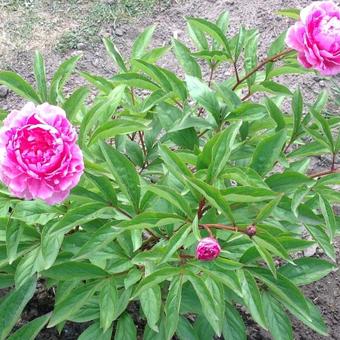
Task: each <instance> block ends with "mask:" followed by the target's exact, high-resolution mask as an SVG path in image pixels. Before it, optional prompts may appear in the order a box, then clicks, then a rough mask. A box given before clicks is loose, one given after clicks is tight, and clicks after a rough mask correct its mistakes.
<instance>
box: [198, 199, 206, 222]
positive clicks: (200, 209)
mask: <svg viewBox="0 0 340 340" xmlns="http://www.w3.org/2000/svg"><path fill="white" fill-rule="evenodd" d="M204 207H205V198H203V199H202V200H201V201H200V203H199V205H198V210H197V217H198V219H199V220H200V219H201V218H202V216H203V209H204Z"/></svg>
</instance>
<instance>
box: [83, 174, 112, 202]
mask: <svg viewBox="0 0 340 340" xmlns="http://www.w3.org/2000/svg"><path fill="white" fill-rule="evenodd" d="M86 176H87V177H88V178H89V179H90V181H91V182H92V183H93V184H94V185H95V186H96V187H97V188H98V189H99V191H100V193H101V194H102V195H103V196H104V197H105V200H107V201H108V202H110V203H111V204H112V205H113V206H116V205H117V195H116V192H115V190H114V188H113V186H112V182H111V181H110V180H109V179H108V178H107V177H104V176H94V175H91V174H89V173H86Z"/></svg>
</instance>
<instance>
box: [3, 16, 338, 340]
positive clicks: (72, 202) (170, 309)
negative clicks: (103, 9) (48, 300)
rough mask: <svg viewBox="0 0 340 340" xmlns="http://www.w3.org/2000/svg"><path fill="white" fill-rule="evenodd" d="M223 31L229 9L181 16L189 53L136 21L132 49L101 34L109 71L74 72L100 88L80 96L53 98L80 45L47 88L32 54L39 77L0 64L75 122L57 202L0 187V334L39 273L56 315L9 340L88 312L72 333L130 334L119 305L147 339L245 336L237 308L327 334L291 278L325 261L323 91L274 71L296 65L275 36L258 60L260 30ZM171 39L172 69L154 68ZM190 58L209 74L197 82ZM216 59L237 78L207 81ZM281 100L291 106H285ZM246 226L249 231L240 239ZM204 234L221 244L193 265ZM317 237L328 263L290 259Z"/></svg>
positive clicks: (333, 146) (273, 323) (318, 273)
mask: <svg viewBox="0 0 340 340" xmlns="http://www.w3.org/2000/svg"><path fill="white" fill-rule="evenodd" d="M227 30H228V14H227V13H222V14H221V16H220V17H219V18H218V20H217V22H216V23H213V22H208V21H206V20H203V19H196V18H188V31H189V34H190V37H191V38H192V40H193V43H194V44H195V46H196V49H195V51H191V50H190V49H189V48H188V47H186V46H185V45H184V44H183V43H182V42H180V41H178V40H173V42H172V46H171V47H158V48H154V49H148V45H149V43H150V40H151V38H152V34H153V31H154V27H149V28H147V29H146V30H145V31H144V32H143V33H142V34H141V35H140V36H139V37H138V38H137V40H136V41H135V43H134V45H133V48H132V53H131V58H130V59H129V61H125V60H124V59H123V57H122V56H121V54H120V53H119V51H118V50H117V48H116V47H115V45H114V44H113V43H112V42H111V41H110V40H108V39H105V40H104V44H105V47H106V49H107V51H108V53H109V55H110V56H111V57H112V59H113V61H114V62H115V63H116V65H117V68H118V72H117V74H115V75H114V76H113V77H111V78H108V79H107V78H103V77H101V76H98V75H93V74H89V73H87V72H80V75H81V76H82V77H84V78H85V79H86V80H87V81H88V82H89V84H90V85H91V86H94V87H95V88H96V89H97V92H98V94H97V96H96V98H95V100H94V102H93V103H91V104H89V105H87V104H85V100H86V97H87V95H88V93H89V90H88V88H87V87H81V88H79V89H77V90H76V91H75V92H73V93H72V94H71V95H70V96H68V97H67V98H65V96H64V94H63V88H64V85H65V83H66V81H67V80H68V78H69V76H70V74H71V73H72V72H73V71H74V69H75V66H76V62H77V60H78V57H73V58H71V59H69V60H67V61H65V62H64V63H63V64H62V65H61V66H60V67H59V69H58V70H57V71H56V73H55V74H54V76H53V78H52V80H51V82H50V85H49V86H48V85H47V81H46V76H45V69H44V62H43V59H42V57H41V55H40V54H39V53H37V54H36V58H35V63H34V73H35V76H36V89H34V88H33V87H32V86H31V85H30V84H28V83H27V82H26V81H25V80H23V79H22V78H21V77H20V76H19V75H17V74H15V73H13V72H10V71H1V72H0V83H2V84H5V85H7V86H8V87H9V88H11V89H12V90H13V91H15V92H16V93H18V94H19V95H21V96H23V97H25V98H27V99H28V100H30V101H33V102H35V103H42V102H45V101H48V102H49V103H51V104H55V105H60V106H61V107H63V108H64V110H65V111H66V113H67V116H68V118H69V119H70V120H71V121H72V122H73V124H75V125H78V126H79V144H80V146H81V149H82V151H83V153H84V158H85V166H86V170H85V173H84V175H83V177H82V179H81V182H80V184H79V185H78V186H77V187H76V188H75V189H74V190H73V191H72V193H71V195H70V197H69V198H68V199H67V200H66V201H65V202H64V204H62V205H60V206H47V205H45V204H44V203H43V202H41V201H21V200H18V199H16V198H13V197H11V196H10V195H9V193H8V192H7V190H6V189H5V188H1V191H0V200H1V208H0V216H1V217H0V287H1V288H5V287H11V286H13V285H15V289H13V290H12V291H11V292H10V293H9V294H8V295H7V296H5V297H4V298H3V299H2V300H1V303H0V339H5V338H6V337H7V336H8V335H9V334H10V332H11V329H12V327H13V326H14V325H15V323H16V321H17V319H18V318H19V316H20V313H21V311H22V310H23V308H24V307H25V305H26V304H27V302H28V301H29V300H30V299H31V297H32V296H33V294H34V291H35V286H36V281H37V279H40V280H43V281H44V282H45V284H46V285H47V286H48V287H51V286H53V287H55V305H54V309H53V312H52V313H51V314H48V315H44V316H41V317H39V318H37V319H35V320H33V321H31V322H29V323H28V324H26V325H25V326H23V327H22V328H21V329H19V330H18V331H16V332H15V333H14V334H12V335H11V336H10V339H23V338H25V339H33V338H34V336H35V335H36V334H38V332H39V331H40V330H41V329H42V328H43V327H44V326H45V325H48V327H53V326H56V327H57V329H58V330H61V329H62V328H63V326H64V324H65V322H66V321H67V320H71V321H73V322H91V324H90V326H89V327H88V328H87V329H86V330H85V332H84V333H83V334H82V335H81V336H80V338H79V339H81V340H85V339H111V337H112V334H113V333H114V338H115V339H117V340H119V339H124V340H130V339H131V340H132V339H136V337H137V330H136V329H137V328H136V326H135V324H134V323H135V322H136V320H137V318H136V315H135V314H134V313H136V312H131V311H138V313H139V316H138V319H139V320H140V319H143V320H146V326H145V327H142V324H139V325H138V326H139V331H140V332H142V333H143V338H144V339H146V340H147V339H153V340H156V339H161V340H164V339H171V338H172V337H173V335H174V334H176V335H177V337H178V338H179V339H183V340H188V339H212V338H213V336H214V335H218V336H220V335H223V337H224V339H230V340H231V339H232V340H235V339H246V329H245V325H244V322H243V320H242V317H241V316H240V314H239V309H237V308H236V307H235V304H237V305H242V306H244V307H245V308H246V310H247V311H248V312H249V313H250V315H251V317H252V318H253V319H254V320H255V321H256V322H257V323H258V324H259V325H260V326H261V327H262V328H264V329H267V330H269V331H270V332H271V334H272V335H273V337H274V338H275V339H293V335H292V327H291V322H290V319H289V318H288V316H287V314H286V311H289V312H290V314H292V315H294V316H295V317H296V318H298V319H299V320H301V321H302V322H303V323H305V324H306V325H307V326H309V327H310V328H312V329H313V330H315V331H316V332H318V333H320V334H322V335H326V334H327V329H326V326H325V324H324V322H323V321H322V318H321V315H320V312H319V311H318V309H317V307H316V306H314V304H313V303H312V302H311V301H310V300H309V299H308V298H306V297H305V296H304V295H303V294H302V293H301V291H300V289H299V286H302V285H305V284H309V283H311V282H313V281H316V280H319V279H320V278H322V277H324V276H325V275H327V274H328V273H330V272H331V271H332V270H334V269H335V267H334V264H333V263H332V262H331V261H335V251H334V248H333V246H332V241H333V239H334V237H335V236H336V235H338V234H339V232H340V231H339V228H337V226H338V225H339V218H338V217H337V216H335V215H334V213H333V210H332V204H333V203H335V202H336V201H339V193H338V192H336V191H335V190H334V189H333V185H336V184H339V183H340V174H339V173H338V172H337V170H336V169H335V155H336V153H337V152H338V151H339V148H340V138H339V134H338V135H337V136H336V132H338V131H339V129H338V128H339V123H340V119H339V117H332V118H325V117H324V115H323V112H324V108H325V105H326V103H327V93H325V92H323V93H321V94H320V96H319V97H318V98H317V99H316V101H315V103H314V104H313V105H306V104H304V101H303V98H302V95H301V92H300V90H299V89H297V90H296V91H295V92H292V91H291V90H290V89H289V88H287V87H286V86H284V85H282V84H280V83H277V82H276V81H275V79H276V77H277V76H279V75H282V74H288V73H305V72H306V71H305V70H304V69H302V68H301V67H300V66H299V65H298V64H297V62H296V58H295V55H294V53H292V52H291V51H285V50H284V36H285V34H282V35H281V36H280V37H279V38H278V39H277V40H276V41H275V42H274V43H273V44H272V45H271V47H270V48H269V51H268V58H267V59H266V60H265V61H264V62H262V63H259V62H258V58H257V46H258V40H259V39H258V37H259V35H258V32H257V30H248V29H245V28H241V29H240V31H239V32H238V33H237V34H236V35H235V36H233V37H229V36H228V35H227ZM169 50H171V51H172V52H173V53H174V54H175V56H176V58H177V60H178V62H179V63H180V65H181V66H182V67H183V70H184V73H185V75H186V76H185V81H183V80H182V79H181V78H179V77H178V76H177V75H175V74H174V73H172V72H171V71H169V70H168V69H166V68H162V67H160V66H158V65H157V61H158V60H159V59H160V58H161V57H162V56H163V55H164V54H165V53H167V52H168V51H169ZM279 58H282V60H281V62H280V63H279V64H277V63H275V62H276V61H277V60H278V59H279ZM201 65H204V66H203V67H205V66H207V67H208V68H209V70H210V77H209V79H208V80H203V77H202V74H203V72H202V66H201ZM226 65H230V66H231V67H232V68H233V69H234V70H235V74H234V76H231V77H229V78H228V79H227V80H224V81H214V73H215V71H216V70H217V69H218V68H219V67H225V66H226ZM258 65H260V66H263V68H261V67H259V66H258ZM244 90H246V92H245V94H246V95H245V97H244V93H243V92H244ZM256 92H259V93H262V96H261V98H262V99H261V100H260V101H258V102H256V103H255V102H252V101H251V100H250V97H251V96H252V95H253V94H254V93H256ZM242 93H243V94H242ZM287 102H291V110H289V111H290V112H284V111H283V109H282V107H283V104H284V103H287ZM326 154H328V155H330V156H331V159H333V161H332V165H331V169H329V171H325V172H323V173H319V174H308V171H309V165H310V161H311V158H312V156H317V155H326ZM208 226H209V227H208ZM248 226H253V227H255V228H256V234H255V235H254V236H252V237H250V236H249V235H248V234H247V232H246V229H247V227H248ZM208 231H209V232H210V233H213V234H214V236H215V237H216V239H218V241H219V243H220V245H221V247H222V252H221V255H220V257H219V258H217V259H216V260H215V261H212V262H199V261H198V260H196V259H195V256H194V252H195V247H196V244H197V242H198V240H199V239H200V238H201V237H203V236H206V235H207V233H208ZM302 235H305V236H306V235H309V237H308V238H307V239H306V237H303V236H302ZM315 243H317V244H318V245H319V246H320V247H321V248H322V249H323V250H324V252H325V254H326V255H327V256H328V257H329V258H330V260H331V261H326V260H324V259H318V258H312V257H300V258H297V257H296V256H295V254H296V253H297V252H299V251H303V250H305V249H306V248H308V247H310V246H312V245H313V244H315Z"/></svg>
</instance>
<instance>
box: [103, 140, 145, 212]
mask: <svg viewBox="0 0 340 340" xmlns="http://www.w3.org/2000/svg"><path fill="white" fill-rule="evenodd" d="M100 148H101V150H102V153H103V155H104V157H105V159H106V162H107V164H108V166H109V168H110V171H111V172H112V174H113V176H114V178H115V180H116V181H117V183H118V185H119V187H120V189H121V190H122V191H123V192H124V193H125V195H126V196H127V197H128V198H129V199H130V201H131V203H132V205H133V207H134V208H135V210H136V211H138V208H139V201H140V182H139V176H138V174H137V172H136V169H135V167H134V166H133V164H132V163H131V162H130V161H129V160H128V159H127V158H126V157H125V156H124V155H122V154H121V153H120V152H118V151H117V150H115V149H114V148H113V147H112V146H109V145H107V144H106V143H104V142H101V143H100Z"/></svg>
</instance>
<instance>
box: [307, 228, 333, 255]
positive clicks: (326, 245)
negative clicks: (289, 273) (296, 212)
mask: <svg viewBox="0 0 340 340" xmlns="http://www.w3.org/2000/svg"><path fill="white" fill-rule="evenodd" d="M305 227H306V229H307V230H308V231H309V233H310V234H311V235H312V237H313V239H314V240H315V241H316V242H318V243H319V245H320V247H321V248H322V249H323V250H324V251H325V253H326V254H327V256H329V257H330V258H331V259H332V260H333V261H335V260H336V254H335V250H334V247H333V246H332V244H331V240H330V238H329V236H328V235H327V233H326V231H325V230H324V229H323V228H322V227H320V226H318V225H305Z"/></svg>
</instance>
